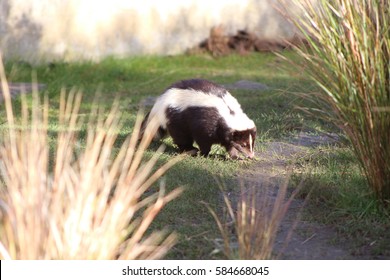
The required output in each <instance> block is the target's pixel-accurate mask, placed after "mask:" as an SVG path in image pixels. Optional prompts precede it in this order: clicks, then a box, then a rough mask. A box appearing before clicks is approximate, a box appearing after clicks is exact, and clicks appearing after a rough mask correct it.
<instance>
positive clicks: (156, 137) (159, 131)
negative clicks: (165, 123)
mask: <svg viewBox="0 0 390 280" xmlns="http://www.w3.org/2000/svg"><path fill="white" fill-rule="evenodd" d="M149 116H150V112H149V113H147V114H146V116H145V118H144V120H143V121H142V124H141V131H140V134H139V138H138V140H139V141H140V140H141V139H142V137H144V134H145V131H146V127H147V126H148V124H149ZM166 134H167V131H166V130H165V129H164V128H162V127H161V126H159V128H158V129H157V131H156V134H155V135H154V137H153V140H154V141H158V140H160V139H162V138H164V137H165V136H166Z"/></svg>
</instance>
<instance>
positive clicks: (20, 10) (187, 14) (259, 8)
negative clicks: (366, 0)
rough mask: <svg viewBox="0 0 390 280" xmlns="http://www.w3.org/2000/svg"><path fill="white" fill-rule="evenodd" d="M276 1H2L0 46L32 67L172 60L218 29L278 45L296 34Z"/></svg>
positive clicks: (11, 55) (8, 55)
mask: <svg viewBox="0 0 390 280" xmlns="http://www.w3.org/2000/svg"><path fill="white" fill-rule="evenodd" d="M278 2H279V1H278V0H217V1H210V0H196V1H195V0H184V1H175V0H171V1H159V0H145V1H134V0H111V1H105V0H68V1H64V0H31V1H25V0H2V1H0V49H1V50H2V52H3V56H4V57H5V59H21V60H25V61H29V62H36V61H41V60H43V61H53V60H67V61H72V60H79V59H92V60H99V59H101V58H103V57H105V56H109V55H115V56H127V55H140V54H163V55H166V54H168V55H170V54H178V53H182V52H184V51H186V50H187V49H189V48H192V47H194V46H195V45H197V44H199V43H200V42H201V41H202V40H204V39H205V38H207V37H208V36H209V33H210V29H211V28H213V27H216V26H220V27H222V28H223V30H224V32H226V34H233V33H235V32H237V31H238V30H247V31H250V32H253V34H256V36H258V37H259V38H262V39H266V40H279V41H281V40H284V39H286V38H287V39H290V38H292V37H293V36H294V34H295V33H296V31H295V29H294V27H293V25H292V24H291V23H289V22H288V21H287V20H286V19H285V18H284V17H283V16H282V15H281V14H280V13H279V12H278V11H277V5H278ZM275 8H276V9H275ZM288 12H289V13H290V14H294V9H288Z"/></svg>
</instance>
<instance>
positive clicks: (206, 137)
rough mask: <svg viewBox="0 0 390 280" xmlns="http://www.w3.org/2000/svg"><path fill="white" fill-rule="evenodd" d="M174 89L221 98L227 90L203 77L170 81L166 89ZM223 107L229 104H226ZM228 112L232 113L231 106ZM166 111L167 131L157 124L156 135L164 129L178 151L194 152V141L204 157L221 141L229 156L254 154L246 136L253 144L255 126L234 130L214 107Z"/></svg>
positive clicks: (162, 132) (170, 108) (162, 133)
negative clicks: (173, 82) (243, 129)
mask: <svg viewBox="0 0 390 280" xmlns="http://www.w3.org/2000/svg"><path fill="white" fill-rule="evenodd" d="M173 88H175V89H182V90H189V89H193V90H195V91H199V92H203V93H206V94H210V95H216V96H217V97H220V98H222V97H223V96H224V95H226V94H227V91H226V89H224V88H223V87H221V86H219V85H217V84H214V83H212V82H210V81H207V80H202V79H192V80H183V81H180V82H177V83H175V84H173V85H172V86H170V87H169V88H168V89H167V90H169V89H173ZM183 94H185V93H183ZM157 102H158V101H157ZM156 105H158V104H155V106H156ZM226 106H228V105H227V104H226ZM229 109H230V108H229ZM230 113H231V114H232V115H234V112H233V111H232V110H231V109H230ZM165 114H166V118H167V120H168V121H167V129H166V130H167V131H165V130H164V129H162V127H160V129H159V131H158V132H157V135H158V136H159V137H161V136H163V135H164V134H165V132H168V134H169V135H170V136H171V137H172V139H173V141H174V143H175V144H176V145H177V146H178V147H179V150H180V152H189V153H191V154H194V153H195V154H196V152H197V149H196V148H195V147H194V146H193V144H194V142H196V143H197V144H198V146H199V149H200V153H201V154H202V155H204V156H207V155H208V154H209V153H210V149H211V146H212V145H213V144H220V145H222V146H223V147H225V148H226V151H227V152H228V153H229V155H230V157H231V158H239V157H240V153H241V154H244V155H245V156H246V157H250V158H252V157H253V151H251V150H250V144H249V143H248V142H249V135H251V136H252V143H251V144H252V147H254V142H255V138H256V127H253V128H251V129H248V130H245V131H234V130H233V129H231V128H230V127H229V126H228V125H227V124H226V122H225V120H224V118H223V117H222V116H221V115H220V114H219V112H218V110H217V109H216V108H213V107H196V106H193V107H188V108H187V109H185V110H183V111H180V110H178V109H177V108H175V107H168V108H167V109H166V111H165ZM148 116H149V114H148V115H147V116H146V118H145V119H144V122H143V123H142V128H143V129H141V131H142V132H143V131H144V128H145V126H146V123H147V119H148ZM159 137H156V138H159Z"/></svg>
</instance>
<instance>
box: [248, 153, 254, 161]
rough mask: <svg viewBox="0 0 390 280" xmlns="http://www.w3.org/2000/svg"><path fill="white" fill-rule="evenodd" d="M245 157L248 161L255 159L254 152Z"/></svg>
mask: <svg viewBox="0 0 390 280" xmlns="http://www.w3.org/2000/svg"><path fill="white" fill-rule="evenodd" d="M247 157H248V158H250V159H252V158H254V157H255V152H251V153H250V154H249V155H248V156H247Z"/></svg>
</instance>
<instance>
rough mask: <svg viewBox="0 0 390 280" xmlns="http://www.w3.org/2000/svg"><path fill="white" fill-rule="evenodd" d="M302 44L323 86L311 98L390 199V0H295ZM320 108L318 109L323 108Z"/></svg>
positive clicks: (382, 198)
mask: <svg viewBox="0 0 390 280" xmlns="http://www.w3.org/2000/svg"><path fill="white" fill-rule="evenodd" d="M293 2H294V4H295V5H296V6H297V7H299V8H300V10H301V11H302V15H301V16H300V17H298V18H295V19H293V21H294V23H295V24H296V26H297V27H298V28H299V29H300V30H301V32H302V34H303V36H304V37H305V38H306V40H307V42H308V47H307V48H306V47H304V46H300V47H297V48H296V49H297V52H298V53H299V54H300V56H301V57H302V58H303V59H304V61H305V64H304V67H305V68H306V73H307V74H308V75H309V76H311V78H313V80H314V81H315V82H316V83H317V85H318V86H319V87H320V88H321V92H319V93H318V94H313V95H312V96H311V98H310V99H311V100H313V101H314V102H316V103H318V104H319V106H318V107H319V108H321V109H322V110H320V113H321V115H322V116H323V117H324V118H325V119H327V120H331V121H333V122H334V123H335V124H337V125H338V126H340V127H341V128H342V129H343V130H344V131H345V133H346V135H347V137H348V138H349V139H350V141H351V143H352V146H353V149H354V152H355V155H356V157H357V158H358V160H359V161H360V165H361V167H362V170H363V172H364V174H365V177H366V178H367V181H368V185H369V186H370V187H371V188H372V190H373V191H374V193H375V194H376V195H377V197H378V199H379V200H380V201H382V202H383V203H384V204H388V203H389V202H390V110H389V108H390V15H389V11H390V1H387V0H361V1H360V0H359V1H357V0H331V1H329V0H319V1H317V5H314V4H312V2H311V1H309V0H294V1H293ZM317 112H318V111H317Z"/></svg>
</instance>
